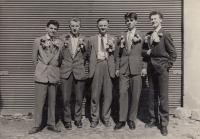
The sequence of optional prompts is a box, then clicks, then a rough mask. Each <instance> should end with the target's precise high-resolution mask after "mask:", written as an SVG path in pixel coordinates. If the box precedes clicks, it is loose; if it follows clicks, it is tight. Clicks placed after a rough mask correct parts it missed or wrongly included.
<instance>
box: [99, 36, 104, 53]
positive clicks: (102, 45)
mask: <svg viewBox="0 0 200 139" xmlns="http://www.w3.org/2000/svg"><path fill="white" fill-rule="evenodd" d="M103 37H104V36H101V47H100V48H101V51H102V52H104V41H103Z"/></svg>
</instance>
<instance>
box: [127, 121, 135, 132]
mask: <svg viewBox="0 0 200 139" xmlns="http://www.w3.org/2000/svg"><path fill="white" fill-rule="evenodd" d="M128 126H129V128H130V130H134V129H135V123H134V122H133V121H129V123H128Z"/></svg>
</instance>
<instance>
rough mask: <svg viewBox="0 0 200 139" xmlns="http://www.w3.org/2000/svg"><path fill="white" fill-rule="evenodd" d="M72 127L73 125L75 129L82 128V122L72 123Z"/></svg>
mask: <svg viewBox="0 0 200 139" xmlns="http://www.w3.org/2000/svg"><path fill="white" fill-rule="evenodd" d="M74 125H75V126H76V127H78V128H82V122H81V120H80V121H75V122H74Z"/></svg>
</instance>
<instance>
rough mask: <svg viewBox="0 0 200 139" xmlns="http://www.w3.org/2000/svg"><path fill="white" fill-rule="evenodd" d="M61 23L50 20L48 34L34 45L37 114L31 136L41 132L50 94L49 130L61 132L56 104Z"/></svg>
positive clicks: (38, 39) (30, 132)
mask: <svg viewBox="0 0 200 139" xmlns="http://www.w3.org/2000/svg"><path fill="white" fill-rule="evenodd" d="M58 28H59V23H58V22H57V21H55V20H50V21H49V22H48V23H47V26H46V30H47V34H46V35H44V36H42V37H39V38H36V40H35V42H34V45H33V55H32V57H33V63H34V67H35V112H34V127H33V129H32V130H30V131H29V134H34V133H36V132H39V131H40V130H41V127H40V126H41V123H42V112H43V106H44V103H45V99H46V96H47V92H48V121H47V124H48V127H47V129H48V130H52V131H53V132H60V131H61V130H60V129H58V128H57V127H56V126H55V104H56V90H57V83H58V81H59V80H60V69H59V68H60V67H59V66H60V63H59V61H60V60H59V59H60V52H61V49H62V47H63V43H62V41H61V40H59V39H58V38H56V37H55V35H56V33H57V31H58Z"/></svg>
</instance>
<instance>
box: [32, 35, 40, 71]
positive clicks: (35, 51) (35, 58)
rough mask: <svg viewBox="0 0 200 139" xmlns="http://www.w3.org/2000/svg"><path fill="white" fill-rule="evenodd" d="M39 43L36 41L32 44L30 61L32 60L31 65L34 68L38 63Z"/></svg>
mask: <svg viewBox="0 0 200 139" xmlns="http://www.w3.org/2000/svg"><path fill="white" fill-rule="evenodd" d="M39 45H40V44H39V41H38V40H37V39H36V40H35V41H34V44H33V49H32V60H33V64H34V68H36V65H37V63H38V50H39V48H38V46H39Z"/></svg>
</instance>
